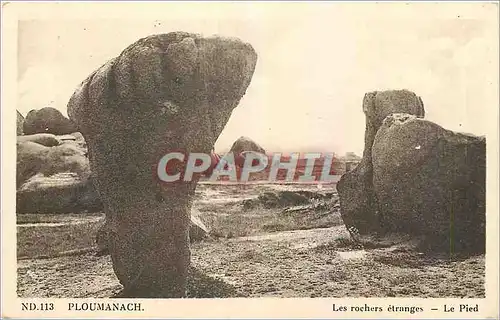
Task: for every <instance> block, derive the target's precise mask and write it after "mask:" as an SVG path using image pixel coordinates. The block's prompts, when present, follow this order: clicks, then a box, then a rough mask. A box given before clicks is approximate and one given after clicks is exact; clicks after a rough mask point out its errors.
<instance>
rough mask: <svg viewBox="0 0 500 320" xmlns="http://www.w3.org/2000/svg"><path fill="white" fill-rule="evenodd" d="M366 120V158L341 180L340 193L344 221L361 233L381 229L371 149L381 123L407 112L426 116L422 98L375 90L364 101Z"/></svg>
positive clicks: (364, 153) (402, 93)
mask: <svg viewBox="0 0 500 320" xmlns="http://www.w3.org/2000/svg"><path fill="white" fill-rule="evenodd" d="M363 112H364V113H365V117H366V128H365V146H364V151H363V158H362V159H361V161H360V163H359V164H358V165H357V166H356V168H354V169H353V170H351V171H348V172H347V173H345V174H344V175H342V177H341V178H340V181H339V182H338V184H337V191H338V193H339V197H340V206H341V213H342V219H343V220H344V223H345V224H346V227H347V228H348V229H349V230H350V231H351V230H356V232H359V233H360V234H366V233H371V232H376V231H377V230H379V229H380V223H379V222H380V221H379V215H378V212H377V210H376V203H375V199H374V195H373V168H372V159H371V158H372V156H371V154H372V146H373V141H374V139H375V135H376V133H377V131H378V129H379V128H380V126H381V125H382V121H383V120H384V119H385V118H386V117H387V116H389V115H391V114H393V113H408V114H413V115H415V116H417V117H424V115H425V111H424V105H423V102H422V99H421V98H420V97H418V96H417V95H416V94H415V93H413V92H411V91H408V90H388V91H374V92H369V93H366V94H365V96H364V98H363Z"/></svg>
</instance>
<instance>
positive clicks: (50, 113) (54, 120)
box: [23, 107, 78, 135]
mask: <svg viewBox="0 0 500 320" xmlns="http://www.w3.org/2000/svg"><path fill="white" fill-rule="evenodd" d="M23 131H24V134H36V133H52V134H55V135H64V134H69V133H72V132H75V131H78V130H76V126H75V124H74V123H73V122H72V121H71V120H69V119H68V118H66V117H65V116H63V114H62V113H61V112H60V111H59V110H57V109H55V108H52V107H45V108H42V109H40V110H31V111H30V112H28V114H27V115H26V118H25V119H24V124H23Z"/></svg>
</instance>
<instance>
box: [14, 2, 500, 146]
mask: <svg viewBox="0 0 500 320" xmlns="http://www.w3.org/2000/svg"><path fill="white" fill-rule="evenodd" d="M89 5H90V4H89ZM119 5H120V6H122V8H123V7H126V8H129V9H131V8H132V6H135V7H134V8H136V10H137V14H136V18H135V19H133V20H132V19H128V18H125V17H122V18H120V15H118V14H114V15H110V17H109V18H107V19H104V18H101V17H99V18H92V19H79V20H75V19H70V18H68V17H66V16H64V15H61V16H59V18H57V19H54V17H53V16H52V17H51V18H50V19H45V20H40V19H38V20H24V21H23V22H20V23H19V26H18V27H19V40H18V50H19V51H18V81H19V83H18V94H19V95H18V105H17V109H18V110H19V111H20V112H21V113H22V114H23V115H26V113H27V112H28V111H30V110H31V109H38V108H41V107H44V106H48V105H51V106H53V107H55V108H57V109H59V110H61V111H62V112H63V114H65V115H66V114H67V113H66V103H67V101H68V99H69V97H70V96H71V94H72V93H73V91H74V90H75V88H76V87H77V85H78V84H79V83H80V82H81V81H82V80H83V79H84V78H86V77H87V76H88V75H89V74H90V73H91V72H92V71H93V70H94V69H96V68H98V67H99V66H101V65H102V64H104V63H105V62H106V61H107V60H108V59H111V58H113V57H115V56H117V55H118V54H119V53H120V52H121V51H122V50H123V49H124V48H125V47H127V46H128V45H129V44H131V43H132V42H134V41H136V40H138V39H139V38H142V37H145V36H148V35H150V34H154V33H166V32H171V31H178V30H181V31H189V32H196V33H202V34H204V35H212V34H219V35H224V36H236V37H239V38H241V39H242V40H244V41H246V42H249V43H251V44H252V45H253V47H254V48H255V50H256V51H257V53H258V55H259V58H258V63H257V67H256V70H255V74H254V77H253V79H252V82H251V84H250V87H249V89H248V90H247V93H246V95H245V96H244V98H243V99H242V101H241V103H240V105H239V106H238V107H237V108H236V109H235V110H234V111H233V114H232V116H231V118H230V120H229V122H228V124H227V125H226V128H225V129H224V131H223V133H222V135H221V136H220V137H219V140H218V142H217V144H216V148H217V150H219V151H220V150H224V149H227V148H229V147H230V146H231V144H232V143H233V142H234V140H235V139H237V138H238V137H239V136H242V135H244V136H248V137H250V138H252V139H254V140H255V141H256V142H258V143H259V144H261V145H262V146H263V147H264V148H265V149H266V150H268V151H288V152H291V151H318V152H321V151H333V152H336V153H339V154H343V153H345V152H347V151H354V152H356V153H357V154H361V153H362V150H363V137H364V126H365V120H364V115H363V112H362V108H361V107H362V99H363V96H364V94H365V92H368V91H373V90H384V89H403V88H406V89H409V90H412V91H414V92H416V93H417V94H418V95H420V96H421V97H422V99H423V101H424V104H425V109H426V118H427V119H429V120H432V121H435V122H436V123H438V124H440V125H442V126H444V127H445V128H448V129H452V130H457V131H463V132H470V133H474V134H478V135H483V134H485V132H486V131H485V130H486V128H487V125H485V124H486V123H489V124H492V121H495V125H496V121H497V117H498V115H497V114H491V110H492V103H493V104H496V106H498V32H497V30H498V17H497V14H496V12H497V8H496V5H492V4H480V3H477V4H463V5H462V4H461V3H439V4H432V3H412V4H409V5H407V4H394V3H384V4H378V5H377V4H373V3H372V4H366V3H348V4H340V3H316V4H304V3H280V4H265V3H264V2H261V3H240V4H225V5H221V4H203V5H201V4H189V5H190V7H189V8H190V9H189V10H186V9H185V8H187V7H186V6H187V5H188V4H181V3H177V4H166V3H163V4H154V5H156V6H157V8H154V9H153V8H149V11H148V12H149V16H151V15H153V14H154V15H155V18H147V17H145V15H143V16H142V18H141V13H140V12H141V11H140V10H141V8H146V4H141V5H138V4H125V3H120V4H119ZM107 6H108V7H109V6H111V5H110V4H108V5H107ZM182 6H184V7H183V8H184V9H183V8H181V7H182ZM471 6H475V7H474V8H475V9H477V10H476V11H474V15H472V14H471V12H473V11H471ZM115 8H116V7H115ZM94 10H95V11H96V12H99V10H100V9H99V7H98V4H96V5H94ZM103 10H104V7H103ZM100 12H101V14H100V16H102V15H103V14H102V12H103V11H100ZM115 13H116V12H115ZM87 16H88V17H91V16H92V14H87ZM95 16H99V14H97V13H96V14H95ZM494 109H495V107H494V108H493V110H494ZM490 128H491V126H490Z"/></svg>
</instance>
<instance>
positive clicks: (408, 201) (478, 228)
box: [372, 114, 486, 252]
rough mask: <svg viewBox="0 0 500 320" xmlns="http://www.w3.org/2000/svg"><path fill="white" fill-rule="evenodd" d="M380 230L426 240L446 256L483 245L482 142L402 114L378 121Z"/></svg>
mask: <svg viewBox="0 0 500 320" xmlns="http://www.w3.org/2000/svg"><path fill="white" fill-rule="evenodd" d="M372 151H373V155H372V158H373V160H372V163H373V188H374V194H375V197H376V199H377V202H378V210H379V213H380V215H381V219H382V221H383V227H384V229H386V230H388V231H394V232H404V233H409V234H415V235H426V236H428V237H429V240H428V241H427V242H428V245H430V246H432V247H435V248H439V249H444V250H450V252H457V251H460V252H463V251H472V252H478V251H482V250H484V247H485V186H486V175H485V174H486V142H485V139H484V138H482V137H475V136H471V135H465V134H461V133H455V132H452V131H449V130H446V129H444V128H442V127H440V126H439V125H437V124H435V123H433V122H430V121H426V120H423V119H418V118H416V117H414V116H410V115H407V114H394V115H393V116H390V117H387V118H386V119H385V120H384V124H383V125H382V126H381V127H380V129H379V131H378V133H377V135H376V137H375V142H374V144H373V149H372Z"/></svg>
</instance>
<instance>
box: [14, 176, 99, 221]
mask: <svg viewBox="0 0 500 320" xmlns="http://www.w3.org/2000/svg"><path fill="white" fill-rule="evenodd" d="M102 209H103V207H102V202H101V201H100V199H99V195H98V194H97V192H96V190H95V188H94V185H93V183H92V181H91V180H90V179H85V180H81V179H80V177H78V175H77V174H75V173H72V172H64V173H56V174H54V175H51V176H48V177H46V176H44V175H42V174H37V175H35V176H33V177H31V178H30V179H28V181H26V182H25V183H24V184H23V185H22V186H21V187H20V188H19V189H18V190H17V192H16V213H18V214H23V213H40V214H63V213H79V212H98V211H102Z"/></svg>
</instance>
